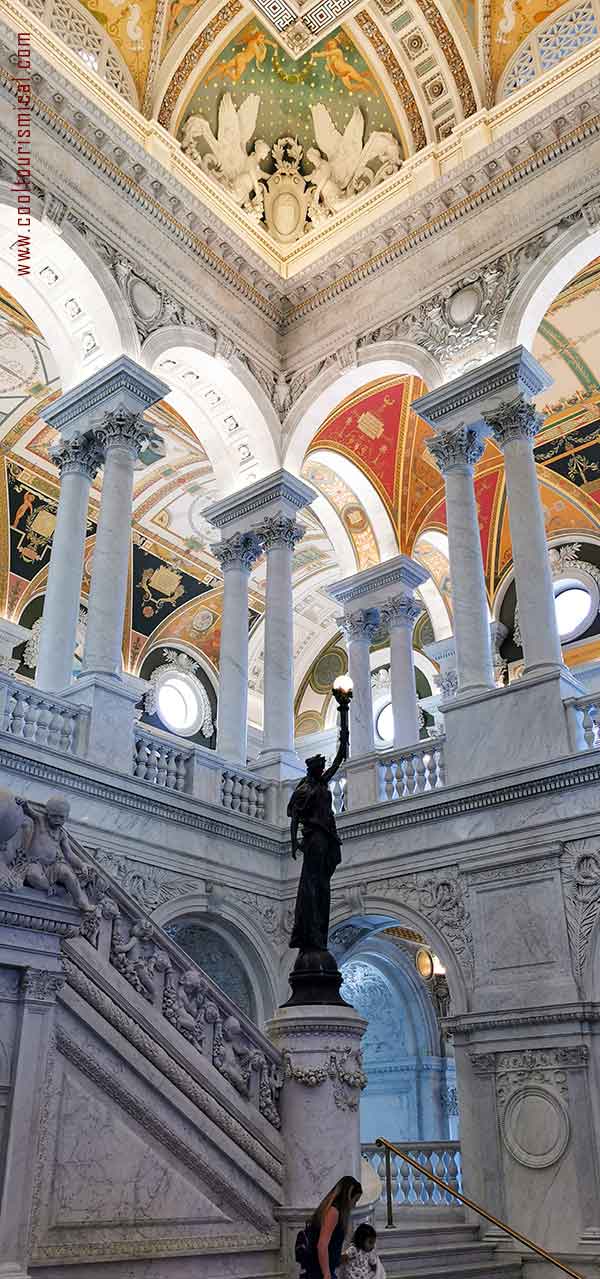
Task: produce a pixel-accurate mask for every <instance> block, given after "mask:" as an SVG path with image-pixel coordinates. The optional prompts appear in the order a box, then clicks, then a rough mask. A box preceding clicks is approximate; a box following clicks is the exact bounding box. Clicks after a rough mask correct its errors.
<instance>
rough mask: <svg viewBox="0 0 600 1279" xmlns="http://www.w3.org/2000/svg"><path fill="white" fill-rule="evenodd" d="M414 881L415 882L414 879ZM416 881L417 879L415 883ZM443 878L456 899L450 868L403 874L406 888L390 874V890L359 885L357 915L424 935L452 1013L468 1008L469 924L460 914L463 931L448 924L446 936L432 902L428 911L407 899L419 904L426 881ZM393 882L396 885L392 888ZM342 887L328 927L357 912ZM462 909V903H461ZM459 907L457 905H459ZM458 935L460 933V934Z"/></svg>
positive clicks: (457, 889) (457, 890)
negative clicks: (445, 986)
mask: <svg viewBox="0 0 600 1279" xmlns="http://www.w3.org/2000/svg"><path fill="white" fill-rule="evenodd" d="M415 881H417V882H415ZM419 881H420V882H419ZM443 881H449V882H450V883H453V886H454V890H455V894H456V897H457V898H458V896H459V894H460V892H461V890H460V887H457V883H458V881H457V876H456V875H455V873H454V872H453V871H451V870H448V871H447V872H446V871H441V870H440V871H432V872H431V873H430V874H429V873H427V872H422V873H420V874H419V875H418V876H414V875H412V876H407V877H406V888H405V887H404V885H403V882H402V876H394V891H393V892H392V891H391V888H390V889H388V890H387V891H386V890H385V889H384V890H383V891H382V889H383V885H382V886H379V885H378V884H376V883H374V884H373V885H372V886H371V890H370V891H369V892H368V893H365V894H363V893H362V892H361V890H360V888H358V889H357V893H358V894H360V898H361V906H360V915H361V917H362V916H363V915H368V916H369V918H371V917H376V918H377V919H378V920H380V921H381V924H380V926H381V927H382V928H383V927H386V926H388V927H391V926H392V925H393V924H400V925H401V926H402V927H405V928H411V929H413V930H414V931H415V932H418V933H420V934H421V935H422V936H423V937H425V938H426V940H427V942H428V943H429V945H431V947H432V949H433V950H434V951H435V953H436V954H437V955H439V957H440V959H441V961H442V963H443V965H444V968H445V969H446V974H447V977H448V986H449V988H450V994H451V997H452V1011H453V1013H456V1014H459V1013H465V1012H468V1010H469V1007H470V988H471V937H470V923H469V920H468V916H467V915H466V914H465V917H464V933H463V930H462V929H461V928H460V926H454V927H452V929H451V931H452V933H453V936H452V937H450V936H449V930H448V929H446V931H443V930H442V927H441V926H440V924H439V923H438V922H437V921H438V916H439V912H438V911H437V910H436V908H435V905H434V906H433V909H432V910H431V912H426V910H425V909H424V908H423V906H422V907H421V909H419V908H418V907H416V906H414V905H413V904H409V901H408V900H407V898H408V897H411V898H412V899H413V900H414V899H415V898H417V899H418V900H420V901H421V903H425V902H426V900H427V898H428V896H430V893H429V892H428V883H429V884H433V885H434V888H435V886H436V885H437V884H439V883H442V882H443ZM396 885H397V887H396ZM344 896H345V894H344V890H343V889H342V890H340V891H339V892H338V893H334V897H333V904H332V910H331V921H330V927H331V929H333V928H336V927H337V926H338V925H339V924H341V923H345V922H352V920H353V919H356V918H357V912H356V910H354V911H353V912H352V911H351V910H350V911H349V910H348V904H347V901H346V902H345V901H344ZM461 904H462V906H463V909H464V910H465V911H466V908H465V907H464V903H461ZM459 909H460V905H459ZM461 934H462V935H461Z"/></svg>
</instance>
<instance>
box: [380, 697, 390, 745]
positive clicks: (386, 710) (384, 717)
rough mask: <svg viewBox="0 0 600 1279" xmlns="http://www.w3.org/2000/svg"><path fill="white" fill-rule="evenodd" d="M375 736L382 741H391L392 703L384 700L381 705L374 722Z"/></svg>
mask: <svg viewBox="0 0 600 1279" xmlns="http://www.w3.org/2000/svg"><path fill="white" fill-rule="evenodd" d="M376 728H377V736H378V737H379V739H380V741H382V742H393V740H394V712H393V710H392V703H391V702H386V704H385V706H383V707H382V709H381V710H380V712H379V714H378V716H377V722H376Z"/></svg>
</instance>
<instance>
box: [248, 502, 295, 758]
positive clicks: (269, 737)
mask: <svg viewBox="0 0 600 1279" xmlns="http://www.w3.org/2000/svg"><path fill="white" fill-rule="evenodd" d="M255 532H256V533H257V535H258V536H259V537H260V539H261V542H262V544H263V546H264V548H265V551H266V553H267V585H266V594H265V650H264V724H263V751H262V753H263V754H271V753H272V752H277V753H278V754H279V755H281V756H282V757H283V758H284V759H285V758H286V757H288V758H289V759H294V760H295V759H296V756H295V752H294V615H293V607H292V558H293V554H294V547H295V545H296V542H298V541H299V540H300V538H301V537H303V535H304V529H303V528H302V527H301V526H300V525H299V524H297V523H296V521H295V520H294V518H293V517H290V516H286V515H273V516H269V517H268V518H267V519H265V520H264V521H263V523H262V524H261V525H260V527H259V528H257V529H256V530H255Z"/></svg>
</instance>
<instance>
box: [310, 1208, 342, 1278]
mask: <svg viewBox="0 0 600 1279" xmlns="http://www.w3.org/2000/svg"><path fill="white" fill-rule="evenodd" d="M318 1243H319V1236H318V1235H315V1237H314V1244H313V1247H312V1249H311V1258H310V1261H309V1263H308V1265H307V1267H306V1270H305V1271H303V1272H302V1273H303V1274H305V1275H306V1277H307V1279H323V1272H322V1270H321V1266H320V1263H319V1258H318V1255H317V1246H318ZM343 1247H344V1229H343V1226H341V1225H340V1223H339V1221H338V1223H337V1226H336V1227H335V1229H334V1231H333V1234H332V1236H331V1239H330V1240H329V1249H328V1251H329V1269H330V1271H331V1279H335V1272H336V1270H337V1268H338V1266H339V1264H340V1258H341V1255H342V1249H343Z"/></svg>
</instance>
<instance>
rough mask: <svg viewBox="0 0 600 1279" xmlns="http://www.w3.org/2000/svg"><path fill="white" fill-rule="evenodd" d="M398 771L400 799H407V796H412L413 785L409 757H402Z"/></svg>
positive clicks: (397, 766)
mask: <svg viewBox="0 0 600 1279" xmlns="http://www.w3.org/2000/svg"><path fill="white" fill-rule="evenodd" d="M396 769H397V772H396V778H397V790H398V799H406V796H407V795H410V794H411V790H410V787H411V785H412V764H411V763H410V760H409V758H408V755H401V756H400V759H399V760H398V763H397V765H396Z"/></svg>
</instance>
